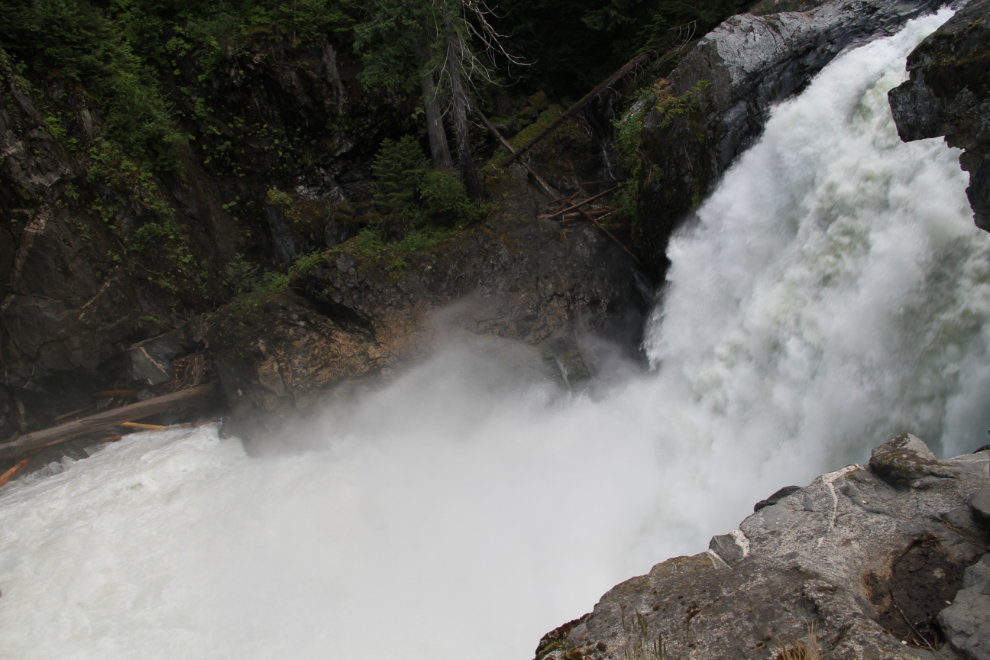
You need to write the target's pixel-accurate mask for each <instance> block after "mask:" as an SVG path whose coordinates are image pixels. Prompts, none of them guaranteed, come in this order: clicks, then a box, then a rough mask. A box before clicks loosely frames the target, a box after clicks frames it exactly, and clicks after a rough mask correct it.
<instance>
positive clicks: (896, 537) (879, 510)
mask: <svg viewBox="0 0 990 660" xmlns="http://www.w3.org/2000/svg"><path fill="white" fill-rule="evenodd" d="M892 457H893V458H892ZM987 460H988V454H987V453H986V452H980V453H977V454H971V455H965V456H959V457H956V458H952V459H948V460H938V459H936V458H935V457H934V456H933V455H932V454H931V452H930V451H929V449H928V447H927V446H926V445H925V444H924V443H923V442H922V441H921V440H919V439H918V438H915V437H913V436H909V435H906V436H900V437H898V438H895V439H893V440H891V441H890V442H888V443H886V444H884V445H882V446H881V447H878V448H877V450H875V451H874V454H873V458H872V459H871V461H870V463H869V464H868V465H866V466H860V465H852V466H848V467H846V468H843V469H841V470H838V471H836V472H832V473H829V474H825V475H822V476H821V477H819V478H817V479H815V481H813V482H812V483H811V484H810V485H808V486H806V487H804V488H801V489H799V490H797V491H795V492H793V493H791V494H790V495H788V496H786V497H783V498H782V499H779V500H778V501H777V503H775V504H771V505H769V506H765V507H763V508H761V509H760V510H758V511H757V512H756V513H754V514H753V515H751V516H749V517H748V518H746V519H745V520H744V521H743V522H742V524H741V525H740V526H739V528H738V529H736V530H733V531H732V532H731V533H730V534H726V535H723V536H716V537H715V538H713V539H712V543H711V546H710V550H709V551H708V552H706V553H702V554H699V555H694V556H692V557H677V558H673V559H669V560H667V561H665V562H663V563H661V564H657V565H656V566H654V567H653V569H652V570H651V571H650V572H649V573H648V574H647V575H642V576H639V577H635V578H632V579H631V580H628V581H626V582H624V583H622V584H620V585H618V586H616V587H614V588H613V589H612V590H611V591H609V592H608V593H607V594H605V595H604V596H603V597H602V599H601V600H600V601H599V602H598V604H597V605H596V606H595V608H594V610H593V611H592V612H591V613H589V614H588V615H586V616H585V617H582V618H581V619H578V620H576V621H574V622H571V623H570V624H567V626H564V627H562V628H560V629H558V630H557V631H554V632H553V633H551V634H549V635H548V636H546V637H545V638H544V640H543V641H542V642H541V643H540V645H539V648H538V650H537V654H536V657H537V658H538V659H540V660H543V659H551V658H552V659H553V660H564V659H565V658H566V659H568V660H574V659H577V658H589V659H590V658H595V659H605V658H643V659H648V660H660V659H661V658H679V657H691V658H729V657H731V658H775V657H778V654H779V653H780V651H781V649H780V646H779V645H778V641H777V640H780V642H781V643H783V644H784V645H787V646H791V647H792V648H793V647H794V645H796V644H798V643H799V642H802V640H804V641H803V643H805V644H807V639H808V635H809V630H811V629H812V628H813V630H814V635H815V636H816V638H817V645H818V647H819V649H820V652H821V657H824V658H864V657H871V658H937V657H970V658H983V657H986V656H985V655H978V653H986V651H985V648H986V646H985V642H984V641H983V640H984V637H983V635H984V634H985V631H986V628H985V626H986V625H988V624H987V622H988V619H990V608H982V603H983V600H982V598H983V597H984V595H985V594H984V592H983V591H981V590H982V589H985V588H986V587H985V584H986V583H985V573H986V566H987V565H990V564H987V562H988V561H990V558H988V557H987V555H986V552H987V545H988V543H990V534H988V530H987V528H986V527H985V526H983V525H982V523H979V522H977V520H976V517H975V516H974V515H973V513H972V512H973V510H974V509H973V507H972V502H981V501H982V499H981V498H982V497H983V496H982V495H981V493H985V492H987V487H988V485H990V478H988V476H987ZM981 558H982V559H981Z"/></svg>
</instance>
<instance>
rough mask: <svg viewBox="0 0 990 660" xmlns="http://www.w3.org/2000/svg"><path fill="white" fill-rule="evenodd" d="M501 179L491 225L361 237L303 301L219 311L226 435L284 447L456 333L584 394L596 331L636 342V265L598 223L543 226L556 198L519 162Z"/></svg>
mask: <svg viewBox="0 0 990 660" xmlns="http://www.w3.org/2000/svg"><path fill="white" fill-rule="evenodd" d="M490 184H491V185H492V189H491V191H490V192H491V193H492V197H493V199H495V200H501V201H496V202H495V210H494V211H493V212H492V214H491V215H490V216H489V218H488V219H487V220H486V221H485V222H484V223H483V224H482V225H481V226H478V227H474V228H470V229H467V230H464V231H459V232H454V233H453V234H452V235H450V236H449V237H447V238H444V239H442V240H440V241H439V242H438V243H437V244H436V245H433V246H431V247H428V248H426V249H422V250H416V251H413V252H409V253H404V254H395V253H390V252H389V251H388V250H383V251H377V252H362V251H361V250H360V249H359V246H358V245H357V244H356V243H355V242H354V241H352V242H350V243H348V244H346V245H344V246H341V248H340V249H336V250H333V251H330V252H327V253H324V254H323V255H322V256H321V257H320V258H319V259H317V260H316V261H315V262H313V263H312V264H310V265H309V266H308V267H307V268H306V269H304V270H302V271H301V272H299V273H298V274H297V275H296V276H295V277H294V278H293V279H292V281H291V283H290V290H291V291H292V293H280V294H276V295H274V296H271V297H268V298H266V299H264V300H262V301H259V302H258V303H256V304H253V305H250V306H248V307H245V308H243V309H240V310H229V311H226V312H223V313H221V314H219V315H218V316H217V317H216V319H215V320H214V329H213V331H212V333H211V334H210V343H211V346H212V347H213V349H214V350H215V351H216V352H217V356H218V360H219V363H220V365H221V366H220V374H221V377H222V379H223V382H224V389H225V391H226V393H227V396H228V400H229V402H230V407H231V413H230V415H229V417H228V418H227V421H226V422H225V426H224V431H225V433H228V434H231V435H236V436H238V437H240V438H241V439H242V440H244V441H245V444H246V446H247V447H248V449H249V450H250V451H252V452H254V451H262V450H263V449H264V448H266V447H268V448H277V447H279V446H282V445H284V443H285V442H288V439H287V438H280V437H279V433H278V431H279V429H280V427H281V425H282V424H283V423H284V422H285V421H287V420H289V419H293V418H298V417H300V416H304V415H306V414H308V413H310V412H314V411H316V410H319V409H321V408H323V407H324V406H325V404H327V403H328V402H330V401H332V400H334V399H337V398H339V397H341V396H347V395H349V394H350V393H352V392H355V391H359V390H360V389H361V388H367V387H375V386H377V385H379V384H382V383H386V382H388V381H389V380H391V379H392V378H393V377H394V376H395V375H396V374H397V373H400V372H401V371H402V370H404V369H405V368H408V367H409V366H411V365H413V364H416V363H417V362H419V361H421V360H423V359H424V358H426V357H427V356H429V355H430V354H431V353H432V352H434V351H435V350H436V349H437V348H438V347H439V345H441V344H442V343H443V342H445V341H448V340H450V339H451V338H452V335H453V337H460V338H462V339H467V340H469V341H471V342H472V343H474V344H476V345H479V346H481V347H484V348H485V349H486V350H495V351H498V353H499V356H500V360H502V361H510V362H512V363H517V364H519V365H520V366H521V367H522V368H529V369H535V370H538V371H540V372H541V373H543V374H544V375H545V377H546V378H549V379H552V380H557V381H559V382H560V383H561V384H562V385H565V386H567V385H569V386H574V387H576V386H578V385H579V383H581V382H582V381H585V380H587V378H588V377H589V376H591V375H592V374H593V373H595V372H596V366H597V365H596V363H595V351H594V350H593V345H592V344H589V343H587V342H589V341H593V340H591V339H590V338H591V337H597V338H606V339H610V340H612V341H613V342H615V343H616V344H617V345H620V346H622V347H625V348H627V349H628V348H629V347H635V346H637V345H638V343H639V333H640V331H641V328H642V325H643V319H644V315H645V312H646V310H647V309H648V306H649V304H650V301H649V300H648V299H647V297H648V295H649V294H648V293H647V297H644V296H643V295H642V294H641V293H640V292H639V291H640V290H639V289H638V288H637V281H636V279H637V277H642V276H641V275H638V267H637V265H636V263H635V262H634V261H633V259H632V258H631V257H630V256H629V255H628V254H627V253H625V252H624V251H622V249H621V248H620V247H619V246H617V245H616V244H615V243H614V242H612V241H611V240H610V239H609V238H608V237H606V236H605V235H603V234H602V233H601V232H599V231H598V230H596V229H594V228H591V227H575V228H571V229H568V230H566V231H565V232H562V231H561V227H560V225H559V224H558V223H556V222H552V221H539V220H537V218H536V211H537V209H538V207H539V204H540V203H541V201H543V200H544V198H543V197H542V196H541V195H540V194H539V193H537V192H536V191H535V190H534V189H533V188H531V187H530V186H529V185H528V184H527V182H526V173H525V171H524V170H523V169H522V168H521V167H518V166H517V167H515V168H513V169H512V170H511V171H510V174H509V175H508V176H506V177H504V178H503V179H502V180H499V181H494V182H490ZM582 349H583V350H582ZM263 444H264V446H263Z"/></svg>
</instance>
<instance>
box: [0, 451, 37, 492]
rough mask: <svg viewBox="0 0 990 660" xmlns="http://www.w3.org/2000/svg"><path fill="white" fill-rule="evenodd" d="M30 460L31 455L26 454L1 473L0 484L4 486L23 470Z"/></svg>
mask: <svg viewBox="0 0 990 660" xmlns="http://www.w3.org/2000/svg"><path fill="white" fill-rule="evenodd" d="M30 462H31V457H30V456H28V457H27V458H25V459H24V460H22V461H21V462H20V463H18V464H17V465H15V466H14V467H12V468H10V469H9V470H7V471H6V472H4V473H3V474H0V486H6V485H7V482H9V481H10V480H11V479H13V478H14V477H16V476H17V475H19V474H20V473H21V472H24V470H26V469H27V466H28V463H30Z"/></svg>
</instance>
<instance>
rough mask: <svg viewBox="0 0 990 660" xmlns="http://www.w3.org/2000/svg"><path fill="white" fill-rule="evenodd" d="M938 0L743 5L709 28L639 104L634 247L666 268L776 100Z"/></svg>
mask: <svg viewBox="0 0 990 660" xmlns="http://www.w3.org/2000/svg"><path fill="white" fill-rule="evenodd" d="M764 4H765V5H766V4H768V3H764ZM941 4H942V3H941V2H939V1H938V0H908V1H907V2H898V1H896V0H869V1H857V2H845V1H841V2H829V3H827V4H823V5H821V6H819V7H816V8H814V9H812V10H810V11H800V12H797V11H787V12H779V13H774V14H769V15H760V16H756V15H753V14H739V15H737V16H733V17H731V18H729V19H727V20H726V21H725V22H723V23H722V24H721V25H720V26H719V27H718V28H716V29H715V30H713V31H712V32H710V33H709V34H708V35H706V36H705V37H704V38H703V39H701V41H700V42H699V43H698V45H697V46H695V48H694V49H693V50H692V51H691V52H690V53H689V54H688V55H687V56H685V57H684V59H683V60H682V61H681V62H680V64H679V65H678V66H677V68H676V69H674V71H673V72H672V73H671V74H670V75H669V76H668V77H667V79H666V80H661V81H658V82H657V83H656V84H655V86H654V87H655V91H656V92H657V94H656V101H655V103H654V106H653V107H652V108H650V109H649V110H648V111H647V110H646V109H645V108H642V107H637V106H634V108H633V111H632V112H633V113H634V114H639V115H640V119H639V121H641V122H642V130H641V133H640V145H639V160H640V165H639V168H638V180H637V186H638V190H639V196H638V213H639V215H640V218H639V219H638V220H637V223H636V226H635V228H634V239H635V242H636V245H637V247H638V248H639V249H640V250H641V251H642V252H643V253H644V254H646V255H647V257H648V258H649V259H651V260H652V263H653V265H654V266H659V267H660V268H662V263H661V262H663V261H664V259H665V257H664V253H665V249H666V245H667V240H668V239H669V237H670V235H671V233H672V232H673V231H674V230H675V229H676V228H677V227H678V226H679V225H680V224H681V222H682V221H683V220H684V218H685V217H686V216H687V215H688V214H689V213H690V212H692V211H694V210H695V209H696V208H697V207H698V206H699V204H700V203H701V201H702V200H703V199H704V198H705V197H706V196H707V195H709V194H710V193H711V192H712V191H713V190H714V189H715V186H716V184H717V183H718V181H719V179H720V178H721V176H722V173H723V172H724V171H725V170H726V169H727V168H728V167H729V165H730V164H731V163H732V162H733V161H734V160H735V158H736V157H737V156H738V155H739V154H740V153H742V152H743V151H744V150H745V149H746V148H748V147H749V146H750V145H751V144H753V142H754V141H755V140H756V139H757V138H758V137H759V136H760V134H761V132H762V130H763V125H764V124H765V122H766V120H767V118H768V116H769V112H770V108H771V106H772V105H773V104H775V103H778V102H780V101H782V100H784V99H786V98H788V97H790V96H792V95H794V94H796V93H798V92H800V91H801V90H802V89H803V88H804V86H805V85H807V83H808V81H809V80H810V79H811V77H812V76H814V75H815V74H816V73H818V72H819V71H821V69H822V68H823V67H825V65H827V64H828V63H829V62H831V61H832V60H833V59H835V57H836V56H837V55H838V54H839V53H841V52H842V51H844V50H846V49H848V48H851V47H853V46H857V45H860V44H863V43H866V42H867V41H869V40H871V39H873V38H876V37H878V36H886V35H888V34H890V33H891V32H892V31H894V30H896V29H897V28H898V27H899V26H901V25H903V24H904V23H905V22H906V21H907V20H909V19H911V18H914V17H917V16H919V15H921V14H923V13H926V12H930V11H933V10H934V9H936V8H937V7H938V6H940V5H941ZM786 6H787V4H786V3H780V4H778V5H776V8H778V9H779V8H780V7H786ZM803 8H804V7H803V6H802V9H803ZM758 10H760V11H775V8H774V7H773V6H769V7H766V6H762V5H761V6H759V7H758Z"/></svg>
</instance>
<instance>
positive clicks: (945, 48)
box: [888, 0, 990, 231]
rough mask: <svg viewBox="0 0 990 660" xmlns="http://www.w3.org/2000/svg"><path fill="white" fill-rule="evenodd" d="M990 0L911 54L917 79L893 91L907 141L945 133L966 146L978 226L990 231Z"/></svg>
mask: <svg viewBox="0 0 990 660" xmlns="http://www.w3.org/2000/svg"><path fill="white" fill-rule="evenodd" d="M988 14H990V0H971V2H969V3H968V4H967V5H966V6H965V7H963V8H962V9H960V10H959V12H958V13H957V14H956V15H955V16H953V17H952V18H950V19H949V20H948V21H947V22H946V23H945V25H943V26H942V27H941V28H939V29H938V30H937V31H936V32H935V33H934V34H932V35H931V36H929V37H928V38H927V39H925V40H924V41H923V42H922V43H921V45H919V46H918V47H917V48H916V49H915V50H914V52H912V53H911V54H910V55H909V56H908V61H907V68H908V71H909V72H910V76H911V79H910V80H908V81H907V82H906V83H904V84H902V85H900V86H899V87H896V88H894V89H892V90H891V91H890V93H889V94H888V98H889V99H890V109H891V112H892V113H893V115H894V122H895V123H896V124H897V132H898V134H900V136H901V139H902V140H904V141H905V142H910V141H912V140H921V139H924V138H933V137H939V136H943V135H944V136H945V141H946V142H947V143H948V144H949V146H952V147H959V148H960V149H963V150H964V152H963V155H962V156H961V157H960V158H959V162H960V164H961V165H962V168H963V170H965V171H967V172H969V188H967V189H966V195H967V196H968V197H969V203H970V206H972V208H973V213H974V216H975V221H976V226H977V227H979V228H980V229H983V230H985V231H990V18H988Z"/></svg>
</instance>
